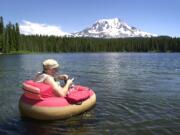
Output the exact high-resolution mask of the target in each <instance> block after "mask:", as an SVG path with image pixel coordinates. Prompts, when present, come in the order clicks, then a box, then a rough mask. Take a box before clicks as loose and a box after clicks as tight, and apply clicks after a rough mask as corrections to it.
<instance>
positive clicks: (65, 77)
mask: <svg viewBox="0 0 180 135" xmlns="http://www.w3.org/2000/svg"><path fill="white" fill-rule="evenodd" d="M57 79H58V80H68V79H69V76H68V75H66V74H64V75H59V76H58V77H57Z"/></svg>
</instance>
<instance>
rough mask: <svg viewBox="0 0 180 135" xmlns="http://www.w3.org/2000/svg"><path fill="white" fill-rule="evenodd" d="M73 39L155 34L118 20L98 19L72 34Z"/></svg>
mask: <svg viewBox="0 0 180 135" xmlns="http://www.w3.org/2000/svg"><path fill="white" fill-rule="evenodd" d="M72 35H73V36H75V37H96V38H123V37H152V36H156V35H155V34H150V33H147V32H143V31H141V30H139V29H137V28H136V27H131V26H129V25H128V24H127V23H125V22H123V21H122V20H120V19H119V18H112V19H100V20H98V21H96V22H95V23H94V24H93V25H92V26H91V27H88V28H86V29H84V30H82V31H80V32H77V33H73V34H72Z"/></svg>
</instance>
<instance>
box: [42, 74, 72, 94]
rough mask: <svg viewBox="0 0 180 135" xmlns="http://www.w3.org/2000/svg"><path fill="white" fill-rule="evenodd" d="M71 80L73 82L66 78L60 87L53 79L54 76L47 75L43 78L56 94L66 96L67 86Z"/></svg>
mask: <svg viewBox="0 0 180 135" xmlns="http://www.w3.org/2000/svg"><path fill="white" fill-rule="evenodd" d="M72 82H73V80H72V79H68V80H67V83H66V84H65V86H64V87H61V86H59V85H58V84H57V83H56V82H55V81H54V78H53V77H51V76H49V77H47V79H46V80H45V83H47V84H49V85H51V86H52V88H53V89H54V90H55V92H56V94H57V96H62V97H64V96H66V94H67V92H68V89H69V86H70V85H71V84H72Z"/></svg>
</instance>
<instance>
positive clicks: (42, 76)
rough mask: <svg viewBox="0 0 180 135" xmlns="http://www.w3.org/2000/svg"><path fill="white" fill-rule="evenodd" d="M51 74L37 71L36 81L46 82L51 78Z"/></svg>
mask: <svg viewBox="0 0 180 135" xmlns="http://www.w3.org/2000/svg"><path fill="white" fill-rule="evenodd" d="M50 77H51V76H50V75H48V74H45V73H40V72H39V73H37V75H36V77H35V79H34V80H35V81H36V82H44V81H45V80H46V79H48V78H50Z"/></svg>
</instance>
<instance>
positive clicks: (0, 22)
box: [0, 16, 4, 52]
mask: <svg viewBox="0 0 180 135" xmlns="http://www.w3.org/2000/svg"><path fill="white" fill-rule="evenodd" d="M3 31H4V22H3V17H2V16H0V52H2V47H3Z"/></svg>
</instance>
